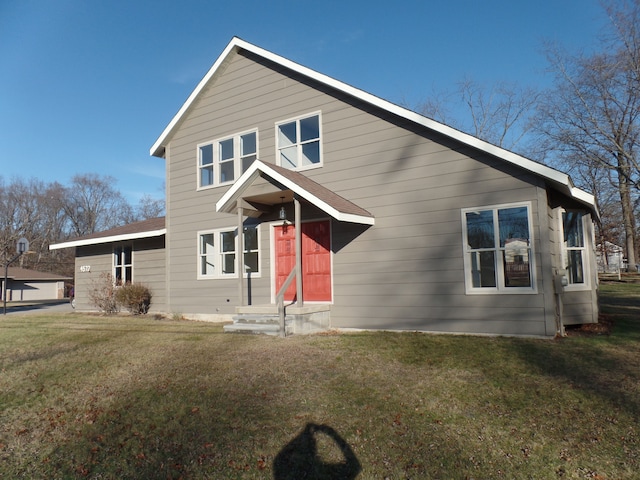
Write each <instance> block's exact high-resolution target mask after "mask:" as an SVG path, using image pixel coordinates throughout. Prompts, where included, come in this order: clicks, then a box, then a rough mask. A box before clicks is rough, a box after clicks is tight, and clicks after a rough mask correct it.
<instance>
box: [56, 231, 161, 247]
mask: <svg viewBox="0 0 640 480" xmlns="http://www.w3.org/2000/svg"><path fill="white" fill-rule="evenodd" d="M166 233H167V229H166V228H162V229H160V230H151V231H148V232H139V233H127V234H124V235H111V236H109V237H98V238H86V239H84V240H71V241H70V242H63V243H54V244H53V245H49V250H58V249H61V248H71V247H84V246H87V245H100V244H101V243H111V242H124V241H127V240H138V239H140V238H151V237H160V236H162V235H166Z"/></svg>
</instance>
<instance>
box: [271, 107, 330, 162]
mask: <svg viewBox="0 0 640 480" xmlns="http://www.w3.org/2000/svg"><path fill="white" fill-rule="evenodd" d="M320 138H321V121H320V114H319V113H315V114H312V115H307V116H304V117H299V118H295V119H290V120H286V121H284V122H281V123H278V124H276V139H277V145H276V149H277V163H278V165H280V166H281V167H284V168H288V169H291V170H305V169H309V168H315V167H320V166H322V142H321V140H320Z"/></svg>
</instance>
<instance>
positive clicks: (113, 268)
mask: <svg viewBox="0 0 640 480" xmlns="http://www.w3.org/2000/svg"><path fill="white" fill-rule="evenodd" d="M126 247H129V248H131V263H130V264H126V263H123V264H122V265H119V267H120V268H122V269H123V272H126V267H127V265H130V266H131V278H130V279H129V280H125V281H124V282H123V283H122V284H121V285H125V284H126V283H127V282H130V283H134V277H135V269H134V264H135V258H134V257H135V252H134V249H133V244H132V243H124V244H120V245H115V246H114V247H113V252H112V254H111V278H113V283H114V285H116V286H121V285H118V279H117V278H116V268H117V267H118V266H117V265H116V252H115V250H116V249H117V248H121V249H122V250H123V251H124V249H125V248H126Z"/></svg>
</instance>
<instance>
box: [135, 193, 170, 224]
mask: <svg viewBox="0 0 640 480" xmlns="http://www.w3.org/2000/svg"><path fill="white" fill-rule="evenodd" d="M136 210H137V211H136V216H137V218H138V220H148V219H150V218H157V217H161V216H162V215H164V200H161V199H157V198H153V197H152V196H151V195H148V194H147V195H143V197H142V198H141V199H140V202H139V203H138V206H137V208H136Z"/></svg>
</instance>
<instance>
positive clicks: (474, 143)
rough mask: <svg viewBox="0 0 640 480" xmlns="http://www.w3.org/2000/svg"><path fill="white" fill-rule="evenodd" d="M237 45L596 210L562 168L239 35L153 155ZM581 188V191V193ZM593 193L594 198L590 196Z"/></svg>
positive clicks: (154, 149)
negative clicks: (554, 186) (560, 190)
mask: <svg viewBox="0 0 640 480" xmlns="http://www.w3.org/2000/svg"><path fill="white" fill-rule="evenodd" d="M238 49H243V50H247V51H250V52H252V53H254V54H256V55H258V56H261V57H263V58H265V59H267V60H269V61H272V62H274V63H277V64H279V65H282V66H283V67H285V68H288V69H289V70H292V71H294V72H297V73H299V74H301V75H304V76H307V77H309V78H312V79H314V80H316V81H318V82H320V83H323V84H325V85H327V86H329V87H332V88H335V89H337V90H339V91H342V92H344V93H346V94H348V95H350V96H352V97H354V98H357V99H360V100H362V101H364V102H365V103H369V104H371V105H374V106H376V107H378V108H381V109H383V110H386V111H388V112H390V113H392V114H394V115H397V116H398V117H401V118H404V119H406V120H409V121H411V122H413V123H416V124H418V125H422V126H424V127H426V128H428V129H430V130H433V131H435V132H438V133H441V134H443V135H445V136H448V137H450V138H453V139H455V140H457V141H460V142H462V143H464V144H466V145H469V146H471V147H474V148H476V149H478V150H481V151H484V152H486V153H489V154H490V155H493V156H496V157H498V158H501V159H503V160H505V161H507V162H509V163H512V164H514V165H516V166H519V167H521V168H524V169H525V170H528V171H530V172H532V173H534V174H537V175H539V176H541V177H542V178H545V179H547V180H550V181H552V182H554V183H556V184H560V185H563V186H564V187H566V189H567V190H568V192H569V194H570V195H571V196H572V197H573V198H575V199H576V200H578V201H580V202H582V203H584V204H586V205H587V206H588V207H589V208H591V209H592V210H593V211H594V212H596V213H597V207H596V205H595V201H593V196H592V195H589V194H588V193H587V192H584V191H582V190H580V189H577V188H576V187H575V186H573V184H572V182H571V179H570V177H569V176H568V175H566V174H564V173H562V172H559V171H558V170H555V169H553V168H551V167H547V166H546V165H542V164H541V163H537V162H534V161H532V160H529V159H528V158H526V157H523V156H521V155H518V154H516V153H513V152H510V151H508V150H505V149H503V148H501V147H497V146H495V145H492V144H490V143H488V142H485V141H484V140H481V139H479V138H477V137H474V136H472V135H469V134H467V133H464V132H461V131H460V130H456V129H454V128H452V127H449V126H448V125H445V124H443V123H440V122H437V121H435V120H432V119H430V118H427V117H425V116H423V115H420V114H418V113H416V112H413V111H411V110H409V109H407V108H404V107H401V106H399V105H396V104H394V103H391V102H389V101H388V100H384V99H382V98H380V97H377V96H375V95H372V94H370V93H368V92H365V91H364V90H360V89H359V88H356V87H353V86H351V85H348V84H346V83H344V82H341V81H339V80H336V79H335V78H332V77H329V76H327V75H325V74H323V73H320V72H317V71H315V70H312V69H310V68H308V67H305V66H303V65H300V64H298V63H296V62H293V61H291V60H288V59H286V58H284V57H281V56H280V55H277V54H275V53H272V52H269V51H268V50H265V49H263V48H261V47H258V46H256V45H253V44H251V43H248V42H246V41H244V40H242V39H240V38H238V37H233V38H232V39H231V41H230V42H229V44H228V45H227V47H226V48H225V49H224V51H223V52H222V54H221V55H220V56H219V57H218V58H217V60H216V62H215V63H214V64H213V66H212V67H211V68H210V69H209V71H208V72H207V74H206V75H205V76H204V78H203V79H202V80H201V81H200V83H199V84H198V85H197V87H196V88H195V90H194V91H193V92H192V93H191V95H190V96H189V98H188V99H187V100H186V102H185V103H184V104H183V105H182V107H181V108H180V110H179V111H178V113H177V114H176V115H175V116H174V117H173V119H172V120H171V122H170V123H169V125H167V127H166V128H165V129H164V131H163V132H162V134H161V135H160V137H159V138H158V140H156V142H155V143H154V144H153V146H152V147H151V150H150V152H151V155H153V156H160V157H163V156H164V155H165V146H166V143H167V142H168V139H169V137H170V136H171V134H172V133H173V130H174V129H175V128H176V127H177V126H178V124H179V123H180V121H181V119H182V117H183V116H184V114H185V113H186V112H187V110H189V108H190V106H191V104H192V103H193V102H194V101H195V99H196V98H197V97H198V95H200V92H201V91H202V90H203V89H204V88H205V86H206V85H207V83H208V82H209V81H210V80H211V78H213V77H214V75H215V74H216V72H217V71H218V69H219V68H220V67H221V66H222V65H223V64H224V62H225V60H226V59H227V57H228V56H229V55H230V54H231V52H232V51H234V50H235V51H237V50H238ZM579 192H582V193H579ZM589 197H591V200H589Z"/></svg>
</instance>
